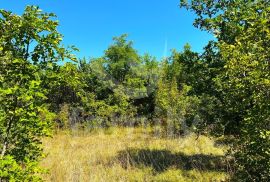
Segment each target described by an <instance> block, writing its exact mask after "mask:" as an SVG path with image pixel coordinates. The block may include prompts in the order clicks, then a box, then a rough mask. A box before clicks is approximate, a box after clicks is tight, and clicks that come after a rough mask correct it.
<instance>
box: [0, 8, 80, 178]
mask: <svg viewBox="0 0 270 182" xmlns="http://www.w3.org/2000/svg"><path fill="white" fill-rule="evenodd" d="M0 14H1V18H0V58H1V62H0V103H1V104H0V152H1V156H0V179H1V180H4V181H35V180H41V179H40V178H39V177H38V175H37V173H38V172H40V170H38V169H39V168H38V167H37V162H38V161H39V159H40V158H41V157H42V146H41V138H42V137H44V136H49V135H50V131H51V129H50V128H51V121H52V118H53V114H52V113H50V112H49V111H48V109H47V106H46V104H44V103H45V101H46V96H45V94H46V90H45V89H44V88H43V87H42V85H43V82H44V80H45V79H46V75H45V74H44V73H45V72H46V71H47V70H54V69H55V68H56V67H57V65H56V63H57V62H58V61H59V60H64V59H65V58H70V59H73V60H74V59H75V57H74V56H73V55H71V54H70V51H69V50H67V49H65V48H64V47H63V46H61V40H62V35H61V34H59V33H58V32H57V26H58V22H57V21H55V20H53V18H54V17H55V15H54V14H48V13H43V12H42V11H41V10H40V9H39V8H38V7H35V6H27V7H26V9H25V12H24V13H23V14H22V15H21V16H19V15H16V14H13V13H11V12H9V11H5V10H1V11H0Z"/></svg>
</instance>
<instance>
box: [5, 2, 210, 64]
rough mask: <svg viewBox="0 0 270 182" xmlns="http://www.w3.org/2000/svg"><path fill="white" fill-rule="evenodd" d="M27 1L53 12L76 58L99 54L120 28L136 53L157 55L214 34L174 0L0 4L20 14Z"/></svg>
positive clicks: (204, 41) (199, 42) (201, 42)
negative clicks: (199, 26) (196, 25)
mask: <svg viewBox="0 0 270 182" xmlns="http://www.w3.org/2000/svg"><path fill="white" fill-rule="evenodd" d="M26 5H38V6H39V7H40V8H41V9H43V10H44V11H46V12H53V13H55V14H56V15H57V16H58V20H59V21H60V26H59V31H60V32H61V33H62V34H63V35H64V44H65V45H75V46H76V47H78V48H79V49H80V52H79V53H77V56H78V57H80V58H82V57H87V58H88V57H98V56H101V55H102V54H103V52H104V50H105V49H106V48H107V47H108V46H109V45H110V44H111V43H112V37H114V36H119V35H121V34H124V33H127V34H129V39H130V40H132V41H133V42H134V47H135V48H136V49H137V50H138V51H139V53H140V54H143V53H149V54H151V55H153V56H155V57H157V58H158V59H160V58H162V57H163V56H168V55H170V50H171V49H177V50H182V48H183V46H184V45H185V43H189V44H190V45H191V46H192V49H193V50H195V51H198V52H202V48H203V47H204V46H205V45H206V44H207V42H208V41H209V40H210V39H213V36H212V35H210V34H208V33H206V32H202V31H200V30H198V29H196V28H194V27H193V26H192V23H193V20H194V18H195V16H194V15H193V14H192V13H190V12H187V11H186V10H184V9H182V10H181V9H180V8H179V6H178V5H179V0H74V1H73V0H39V1H38V0H1V3H0V9H7V10H11V11H13V12H15V13H18V14H21V13H22V12H23V10H24V7H25V6H26Z"/></svg>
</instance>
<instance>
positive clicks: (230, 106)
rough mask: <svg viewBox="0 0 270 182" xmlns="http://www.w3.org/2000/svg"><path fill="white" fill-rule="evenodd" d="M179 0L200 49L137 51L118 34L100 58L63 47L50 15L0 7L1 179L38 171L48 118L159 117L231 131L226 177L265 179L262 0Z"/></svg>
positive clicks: (71, 123)
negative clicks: (205, 39) (206, 36)
mask: <svg viewBox="0 0 270 182" xmlns="http://www.w3.org/2000/svg"><path fill="white" fill-rule="evenodd" d="M181 7H185V8H187V9H188V10H192V11H193V12H195V14H197V15H198V16H197V17H198V18H197V19H196V20H195V26H196V27H198V28H200V29H202V30H206V31H209V32H211V33H213V35H215V36H216V41H210V42H209V43H208V45H206V47H205V48H204V52H203V53H202V54H199V53H196V52H194V51H192V49H191V47H190V46H189V45H186V46H185V47H184V48H183V50H182V51H180V52H179V51H176V50H173V51H172V54H171V56H169V57H168V58H164V59H163V60H156V59H155V58H154V57H152V56H150V55H148V54H145V55H140V54H138V52H137V50H136V49H135V48H134V47H133V44H132V42H131V41H128V38H127V35H122V36H120V37H115V38H114V39H113V43H112V45H110V46H109V47H108V49H107V50H105V51H104V55H103V56H101V57H99V58H91V59H77V58H76V57H75V56H74V55H73V54H72V53H73V52H74V51H77V49H76V48H75V47H69V48H65V47H64V46H62V43H61V41H62V35H61V34H60V33H59V32H57V26H58V22H57V21H55V20H54V19H53V18H54V16H55V15H54V14H47V13H43V12H42V11H41V10H40V9H39V8H37V7H34V6H29V7H27V8H26V10H25V12H24V14H23V15H21V16H18V15H15V14H12V13H11V12H8V11H4V10H1V12H0V13H1V18H0V24H1V26H0V58H1V63H0V64H1V65H0V103H1V104H0V141H1V143H0V151H1V160H0V179H1V180H3V181H9V180H11V181H12V180H19V181H20V180H26V181H35V180H40V177H39V176H38V175H37V174H38V172H39V171H40V170H39V169H38V168H37V161H38V160H39V159H40V158H41V156H42V145H41V138H42V137H44V136H50V135H51V133H52V132H51V131H52V128H54V127H58V128H66V129H68V128H72V127H75V126H79V127H81V128H87V129H89V128H90V129H91V128H95V127H97V126H98V127H110V126H114V125H120V126H139V125H143V126H145V125H147V126H153V125H156V124H160V125H161V126H162V127H164V128H165V129H167V128H173V129H172V132H173V134H174V135H179V136H180V135H185V134H186V132H187V131H190V130H192V131H193V132H196V133H198V134H204V135H214V136H228V137H231V138H232V140H230V141H229V146H230V150H229V152H228V155H230V156H233V158H234V167H235V172H234V174H232V176H231V180H233V181H269V179H270V176H269V174H270V160H269V158H270V140H269V136H270V128H269V127H270V124H269V123H270V96H269V90H270V64H269V63H270V62H269V60H270V57H269V56H270V54H269V52H270V50H269V43H270V27H269V14H270V8H269V7H270V4H269V2H267V1H256V2H253V1H207V2H205V1H201V0H196V1H191V2H190V3H189V2H185V1H181ZM61 60H62V62H59V61H61ZM68 60H69V61H68ZM134 118H137V119H135V120H134ZM138 118H139V119H138Z"/></svg>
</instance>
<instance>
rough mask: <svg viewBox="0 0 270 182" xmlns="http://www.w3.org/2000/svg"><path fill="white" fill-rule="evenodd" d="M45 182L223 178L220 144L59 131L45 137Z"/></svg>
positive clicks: (140, 133) (138, 132)
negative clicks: (50, 136)
mask: <svg viewBox="0 0 270 182" xmlns="http://www.w3.org/2000/svg"><path fill="white" fill-rule="evenodd" d="M44 143H45V149H46V152H47V154H48V156H47V157H46V158H45V159H44V160H43V161H42V166H44V167H46V168H48V169H49V170H50V171H49V172H48V174H46V175H45V176H44V178H45V180H47V181H56V182H62V181H65V182H68V181H72V182H75V181H78V182H79V181H80V182H81V181H83V182H84V181H87V182H88V181H98V182H100V181H104V182H107V181H153V182H154V181H172V182H173V181H179V182H181V181H183V182H189V181H190V182H194V181H202V182H207V181H225V180H226V177H227V173H226V171H228V165H227V162H226V160H225V159H224V158H223V155H224V151H225V147H224V146H223V147H216V146H215V142H214V140H211V139H209V138H207V137H204V136H201V137H199V138H198V139H197V140H196V136H194V135H190V136H187V137H183V138H174V139H168V138H160V137H155V135H154V134H153V132H152V129H150V128H148V129H143V128H136V129H134V128H111V129H109V130H97V131H95V132H82V131H77V132H58V133H57V134H55V135H54V137H53V138H51V139H47V140H45V141H44Z"/></svg>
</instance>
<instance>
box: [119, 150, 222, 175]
mask: <svg viewBox="0 0 270 182" xmlns="http://www.w3.org/2000/svg"><path fill="white" fill-rule="evenodd" d="M117 159H118V160H119V161H120V163H121V165H122V167H123V168H125V169H127V168H129V167H137V168H140V167H152V168H153V170H154V172H157V173H159V172H163V171H165V170H167V169H168V168H177V169H181V170H192V169H196V170H199V171H226V166H227V162H226V160H225V159H224V156H214V155H202V154H197V155H190V156H189V155H185V154H183V153H176V154H174V153H171V152H170V151H169V150H149V149H128V150H125V151H120V152H119V153H118V156H117Z"/></svg>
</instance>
